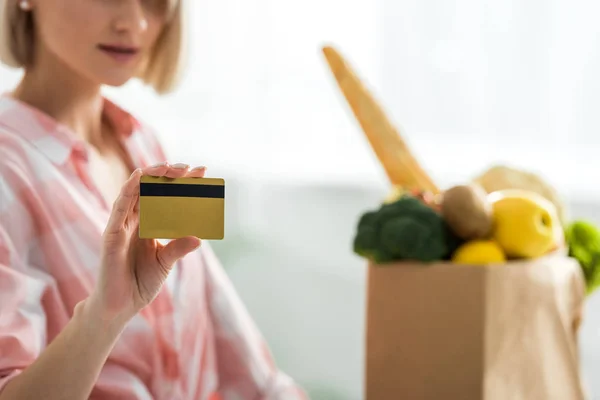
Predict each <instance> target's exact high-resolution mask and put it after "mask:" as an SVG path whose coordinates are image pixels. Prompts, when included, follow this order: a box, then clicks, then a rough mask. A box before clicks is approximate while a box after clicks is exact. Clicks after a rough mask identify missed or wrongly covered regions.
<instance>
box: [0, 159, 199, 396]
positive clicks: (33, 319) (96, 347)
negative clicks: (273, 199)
mask: <svg viewBox="0 0 600 400" xmlns="http://www.w3.org/2000/svg"><path fill="white" fill-rule="evenodd" d="M143 174H148V175H153V176H167V177H172V178H177V177H183V176H191V177H194V176H197V177H200V176H203V174H204V171H189V170H188V168H174V167H171V166H169V165H167V164H161V165H158V166H154V167H148V168H147V169H145V170H144V171H142V170H136V171H135V172H134V173H133V174H132V175H131V177H130V178H129V179H128V180H127V182H126V183H125V184H124V185H123V188H122V190H121V193H120V194H119V196H118V198H117V200H116V201H115V203H114V205H113V209H112V213H111V215H110V218H109V221H108V224H107V226H106V229H105V231H104V233H103V235H102V257H101V265H100V271H99V277H98V279H97V282H96V286H95V288H94V290H93V291H92V293H91V295H90V296H89V297H88V298H87V299H85V300H83V301H82V302H80V303H79V304H78V305H77V306H76V307H75V310H74V313H73V316H72V318H71V319H70V320H69V322H68V323H67V324H66V325H65V327H64V328H63V329H62V331H61V332H60V334H58V335H57V336H56V338H55V339H54V340H53V341H52V342H51V343H50V344H49V345H48V346H46V329H47V325H49V324H54V323H56V321H53V320H49V318H52V315H48V313H47V312H48V311H51V312H53V311H56V310H45V308H44V307H43V306H42V302H43V301H42V298H43V293H44V292H45V291H46V290H47V286H48V282H47V281H48V279H50V278H51V277H49V276H48V274H46V273H45V272H43V271H39V270H36V269H34V268H33V267H31V266H29V265H27V263H26V260H23V257H21V255H22V254H23V253H24V251H23V250H24V249H25V248H27V244H26V243H25V242H26V241H27V240H26V239H23V238H24V237H27V235H25V234H23V232H22V231H20V230H19V229H20V227H21V225H24V224H16V222H23V221H24V220H25V219H26V218H27V217H26V216H25V215H24V216H23V218H22V220H21V221H19V217H18V216H15V215H14V212H15V210H17V211H22V210H24V207H22V206H21V203H20V201H21V200H20V198H19V193H17V192H16V191H14V190H10V188H11V187H18V186H22V185H18V184H17V185H10V184H9V183H10V181H12V180H13V179H14V180H15V182H18V180H17V179H19V177H20V175H19V174H14V173H13V172H12V171H8V173H3V171H0V201H3V202H0V400H14V399H44V400H83V399H87V398H88V397H89V395H90V393H91V391H92V388H93V386H94V384H95V382H96V379H97V377H98V375H99V374H100V371H101V369H102V366H103V365H104V363H105V361H106V359H107V357H108V355H109V354H110V352H111V350H112V348H113V346H114V345H115V342H116V341H117V339H118V338H119V335H120V333H121V332H122V330H123V328H124V327H125V325H126V324H127V322H128V321H129V320H130V319H131V318H133V317H134V316H135V315H136V314H137V313H138V312H139V311H140V310H141V309H142V308H144V307H146V306H147V305H148V304H150V303H151V302H152V301H153V300H154V298H155V297H156V295H157V294H158V293H159V291H160V290H161V287H162V286H163V284H164V283H165V281H166V279H167V276H168V274H169V272H170V270H171V268H172V266H173V264H174V263H175V262H176V261H177V260H179V259H180V258H181V257H183V256H185V255H186V254H188V253H189V252H191V251H193V250H194V249H196V248H197V247H198V246H199V245H200V240H199V239H198V238H194V237H184V238H179V239H175V240H172V241H170V242H169V243H168V244H166V245H162V244H161V243H159V242H158V241H156V240H145V239H144V240H142V239H140V238H139V236H138V225H139V207H138V204H139V203H138V200H139V186H140V185H139V179H140V177H141V176H142V175H143ZM7 177H9V178H7ZM7 181H8V182H7ZM22 212H24V211H22ZM7 221H11V223H10V224H9V223H7ZM9 225H10V226H13V227H16V228H13V232H12V233H11V234H9V232H8V231H7V228H8V226H9ZM73 246H77V243H73ZM69 311H70V310H69ZM57 312H58V311H57Z"/></svg>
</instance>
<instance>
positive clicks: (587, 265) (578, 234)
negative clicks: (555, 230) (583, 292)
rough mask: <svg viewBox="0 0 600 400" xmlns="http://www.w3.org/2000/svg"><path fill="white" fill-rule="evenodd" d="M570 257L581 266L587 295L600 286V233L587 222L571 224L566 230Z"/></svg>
mask: <svg viewBox="0 0 600 400" xmlns="http://www.w3.org/2000/svg"><path fill="white" fill-rule="evenodd" d="M565 238H566V241H567V246H568V247H569V256H570V257H573V258H574V259H576V260H577V261H578V262H579V265H581V269H582V271H583V275H584V277H585V282H586V288H587V294H588V295H589V294H591V293H592V292H593V291H595V290H596V289H597V288H598V287H599V286H600V231H599V230H598V228H596V227H595V226H594V225H592V224H591V223H589V222H586V221H574V222H571V223H570V224H569V225H568V226H567V227H566V229H565Z"/></svg>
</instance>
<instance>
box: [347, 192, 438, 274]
mask: <svg viewBox="0 0 600 400" xmlns="http://www.w3.org/2000/svg"><path fill="white" fill-rule="evenodd" d="M449 232H450V231H449V230H448V228H447V226H446V224H445V221H444V220H443V218H442V216H441V215H440V214H439V213H438V212H436V211H435V210H434V209H432V208H431V207H429V206H428V205H426V204H424V203H423V202H422V201H421V200H419V199H417V198H416V197H413V196H408V195H407V196H403V197H401V198H400V199H398V200H396V201H395V202H393V203H388V204H384V205H382V206H381V207H380V208H379V209H378V210H376V211H368V212H366V213H365V214H363V215H362V216H361V218H360V220H359V222H358V228H357V232H356V236H355V237H354V243H353V247H354V252H355V253H356V254H358V255H360V256H362V257H365V258H368V259H371V260H373V261H374V262H376V263H378V264H384V263H389V262H392V261H396V260H415V261H422V262H431V261H436V260H441V259H443V258H444V257H447V255H448V254H449V252H450V251H449V243H450V242H449V236H448V234H449Z"/></svg>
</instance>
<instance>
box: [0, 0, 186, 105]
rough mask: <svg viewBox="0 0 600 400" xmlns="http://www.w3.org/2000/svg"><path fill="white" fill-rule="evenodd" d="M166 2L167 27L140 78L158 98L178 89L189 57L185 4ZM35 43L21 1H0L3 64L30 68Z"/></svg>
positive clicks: (31, 23)
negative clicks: (154, 91)
mask: <svg viewBox="0 0 600 400" xmlns="http://www.w3.org/2000/svg"><path fill="white" fill-rule="evenodd" d="M165 1H167V2H168V5H167V7H168V10H167V23H166V24H165V26H164V28H163V31H162V32H161V34H160V35H159V37H158V39H157V40H156V43H155V45H154V48H153V49H152V51H151V52H150V54H149V56H148V59H147V60H146V61H145V62H144V63H143V64H142V66H141V69H140V72H139V73H138V75H137V76H138V77H139V78H140V79H141V80H142V81H144V82H145V83H146V84H148V85H150V86H152V87H153V88H154V90H156V92H157V93H159V94H166V93H169V92H171V91H172V90H173V89H175V87H176V86H177V84H178V83H179V80H180V77H181V74H182V70H183V66H184V64H185V60H184V58H185V54H186V51H185V50H186V49H185V46H186V43H185V12H184V11H185V10H184V8H185V7H184V4H183V3H184V0H165ZM34 39H35V31H34V21H33V14H32V13H31V12H24V11H23V10H21V9H20V8H19V4H18V0H0V62H1V63H4V64H6V65H7V66H9V67H13V68H26V67H27V66H29V65H31V63H32V61H33V54H34V46H35V41H34Z"/></svg>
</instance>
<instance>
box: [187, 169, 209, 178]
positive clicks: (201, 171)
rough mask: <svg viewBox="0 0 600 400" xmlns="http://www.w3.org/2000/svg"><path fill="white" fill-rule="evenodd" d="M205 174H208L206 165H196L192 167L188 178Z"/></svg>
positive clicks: (200, 176) (201, 176)
mask: <svg viewBox="0 0 600 400" xmlns="http://www.w3.org/2000/svg"><path fill="white" fill-rule="evenodd" d="M204 174H206V167H196V168H193V169H191V170H190V171H189V172H188V173H187V175H186V177H188V178H203V177H204Z"/></svg>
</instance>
